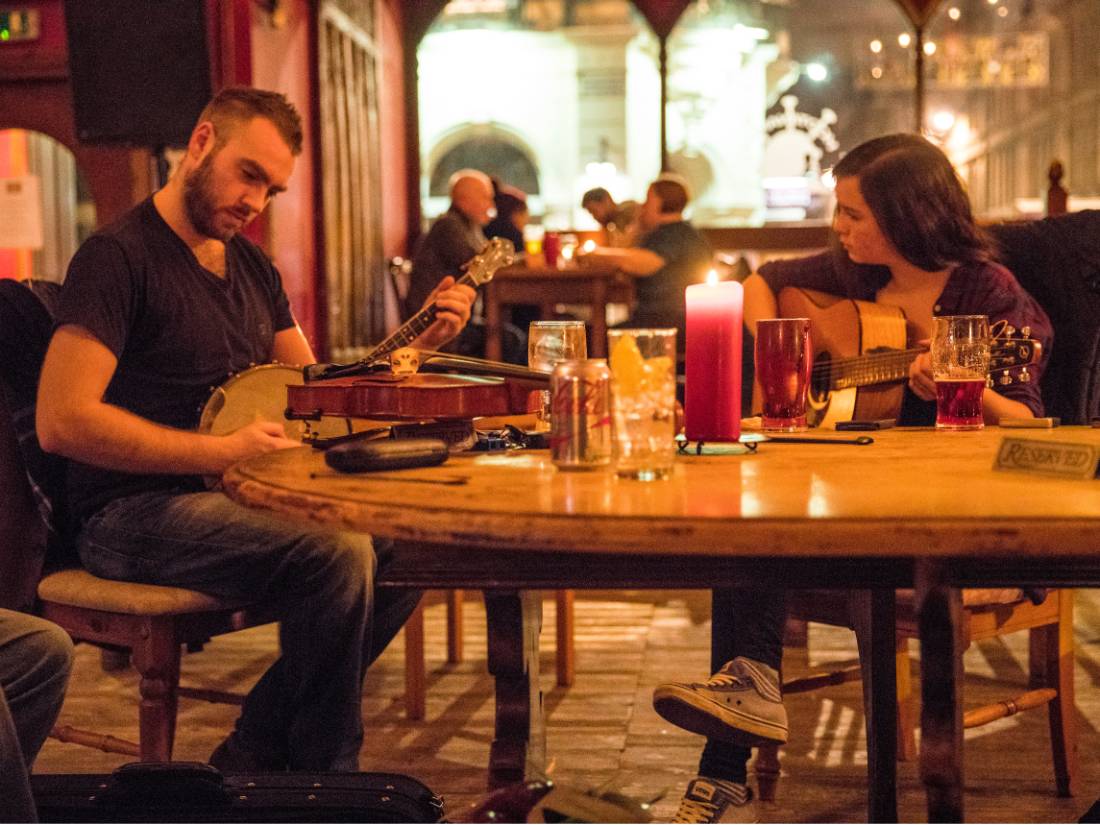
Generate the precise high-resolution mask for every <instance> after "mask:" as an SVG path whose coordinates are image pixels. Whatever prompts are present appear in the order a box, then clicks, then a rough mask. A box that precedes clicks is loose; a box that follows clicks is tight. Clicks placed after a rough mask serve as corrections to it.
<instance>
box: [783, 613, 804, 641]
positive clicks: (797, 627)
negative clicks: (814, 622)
mask: <svg viewBox="0 0 1100 825" xmlns="http://www.w3.org/2000/svg"><path fill="white" fill-rule="evenodd" d="M809 646H810V623H809V622H808V621H806V620H805V619H795V618H793V617H791V616H788V617H787V623H786V624H785V625H784V626H783V647H809Z"/></svg>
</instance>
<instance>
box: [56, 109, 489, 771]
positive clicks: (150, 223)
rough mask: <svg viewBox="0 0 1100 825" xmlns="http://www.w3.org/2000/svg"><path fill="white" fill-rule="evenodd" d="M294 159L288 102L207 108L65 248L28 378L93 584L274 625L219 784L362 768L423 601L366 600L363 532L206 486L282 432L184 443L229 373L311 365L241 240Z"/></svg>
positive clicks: (220, 752) (444, 286) (283, 442)
mask: <svg viewBox="0 0 1100 825" xmlns="http://www.w3.org/2000/svg"><path fill="white" fill-rule="evenodd" d="M301 148H302V125H301V120H300V118H299V116H298V113H297V112H296V111H295V110H294V107H293V106H291V105H290V103H288V102H287V100H286V99H285V98H284V97H283V96H282V95H279V94H276V93H274V92H267V91H261V90H257V89H244V88H237V89H227V90H225V91H223V92H221V93H220V94H219V95H218V96H217V97H216V98H214V100H213V101H211V103H210V104H209V105H208V106H207V107H206V109H205V110H204V111H203V113H202V114H201V116H200V117H199V122H198V125H196V127H195V129H194V131H193V132H192V133H191V137H190V141H189V142H188V145H187V151H186V154H185V155H184V158H183V160H182V162H181V163H180V166H179V169H178V170H177V171H176V173H175V174H174V175H173V177H172V179H171V180H170V181H169V182H168V184H167V185H166V186H164V188H162V189H160V190H159V191H158V192H156V193H155V194H154V195H153V196H152V197H151V198H149V199H148V200H146V201H144V202H143V203H141V204H139V205H138V206H136V207H135V208H134V209H133V210H131V211H130V212H129V213H127V214H126V215H124V216H123V217H122V218H121V219H120V220H119V221H118V222H117V223H115V224H114V225H112V226H110V227H107V228H105V229H102V230H100V231H99V232H97V233H96V234H95V235H93V236H92V237H91V238H89V239H88V240H87V241H86V242H85V243H84V244H83V245H82V246H81V247H80V249H79V250H78V251H77V253H76V255H75V256H74V258H73V260H72V263H71V264H70V266H69V271H68V274H67V276H66V280H65V284H64V287H63V289H62V294H61V299H60V306H59V310H58V313H57V318H56V327H55V332H54V335H53V339H52V340H51V342H50V347H49V350H48V352H47V354H46V360H45V364H44V366H43V369H42V377H41V380H40V384H39V393H38V408H37V418H36V427H37V431H38V437H39V441H40V442H41V444H42V446H43V447H44V448H45V449H46V450H48V451H50V452H53V453H58V454H60V455H63V456H65V457H66V458H68V459H69V460H70V466H69V472H68V491H67V501H66V505H67V508H68V513H69V515H70V517H72V519H73V521H74V523H75V525H76V531H75V536H74V541H75V543H76V546H77V549H78V550H79V552H80V556H81V560H82V561H83V563H84V564H85V565H86V566H87V568H88V569H89V570H90V571H91V572H93V573H95V574H96V575H98V576H103V577H105V578H111V579H118V580H123V581H132V582H145V583H150V584H158V585H172V586H179V587H187V588H191V589H194V590H199V591H203V592H207V593H211V594H213V595H216V596H220V597H223V598H229V599H241V600H243V601H255V600H257V599H259V600H263V601H265V602H269V603H270V604H272V605H274V606H275V607H276V608H277V610H278V611H279V618H280V622H281V626H280V631H279V641H280V656H279V658H278V660H276V662H275V663H274V664H273V665H272V666H271V668H270V669H269V670H268V671H267V672H266V673H265V674H264V675H263V677H262V678H261V679H260V681H259V682H258V683H257V684H256V686H255V687H254V688H253V689H252V691H251V692H250V693H249V695H248V697H247V698H246V700H245V703H244V707H243V710H242V712H241V716H240V719H239V720H238V721H237V724H236V729H235V730H234V731H233V732H232V733H231V734H230V736H229V737H228V738H227V739H226V740H225V741H224V742H223V743H222V744H221V745H219V746H218V748H217V750H215V752H214V754H213V755H212V756H211V758H210V761H211V763H212V764H213V765H215V766H216V767H218V768H221V769H222V770H223V771H226V772H252V771H271V770H309V771H330V770H335V771H339V770H356V769H357V768H358V754H359V746H360V743H361V741H362V737H363V727H362V717H361V712H360V691H361V688H362V678H363V674H364V672H365V670H366V667H367V666H368V665H369V664H370V662H371V661H373V659H374V658H375V657H377V656H378V654H379V653H381V651H382V650H383V648H384V647H385V646H386V644H387V643H388V642H389V641H390V639H392V638H393V636H394V634H396V632H397V631H398V629H400V627H401V625H402V624H403V623H404V621H405V619H406V617H407V616H408V614H409V613H410V612H411V610H412V608H413V607H414V606H415V603H416V599H417V597H418V594H398V595H393V594H392V593H391V592H389V591H387V592H386V593H385V594H379V595H378V596H377V597H376V595H375V592H374V587H373V584H374V578H375V574H376V569H377V568H378V567H379V566H381V565H384V564H385V563H386V561H387V559H386V556H387V553H386V548H384V547H382V546H381V545H380V543H378V544H376V543H373V542H372V541H371V538H370V537H369V536H365V535H362V534H357V533H350V532H346V531H340V530H336V529H328V528H323V527H319V526H316V525H305V524H302V525H298V524H295V523H293V522H288V521H286V520H282V519H278V518H276V517H274V516H272V515H268V514H266V513H264V512H261V511H257V510H250V509H248V508H246V507H242V506H240V505H237V504H235V503H234V502H233V501H231V500H230V499H229V498H228V497H227V496H225V495H224V494H223V493H220V492H211V491H207V490H206V489H205V486H204V484H203V480H202V479H203V476H217V475H220V474H221V473H222V472H223V471H224V470H225V469H226V468H228V467H229V466H230V465H232V464H234V463H235V462H237V461H240V460H242V459H246V458H249V457H251V456H255V455H258V454H260V453H265V452H268V451H270V450H278V449H283V448H285V447H293V446H296V443H295V442H293V441H290V440H288V439H287V438H286V437H285V436H284V434H283V429H282V426H281V424H279V423H276V422H268V421H257V422H255V423H252V424H249V425H247V426H245V427H242V428H240V429H239V430H237V431H235V432H233V433H230V434H229V435H224V436H212V435H204V434H200V433H198V432H196V431H195V429H196V427H197V425H198V421H199V415H200V412H201V409H202V407H203V404H204V402H205V400H206V397H207V396H208V395H209V392H210V387H212V386H217V385H218V384H220V383H222V382H223V381H224V380H225V379H226V378H227V377H228V376H229V375H231V374H233V373H235V372H239V371H241V370H243V369H246V368H247V367H249V366H250V365H252V364H262V363H267V362H271V361H279V362H281V363H284V364H295V365H303V364H311V363H313V362H314V361H315V358H314V356H313V351H312V349H311V348H310V345H309V343H308V342H307V340H306V338H305V336H304V335H303V334H302V330H301V328H300V327H299V326H298V324H297V323H296V322H295V319H294V316H293V314H292V312H291V310H290V306H289V302H288V301H287V296H286V293H285V292H284V290H283V286H282V281H281V279H280V277H279V273H278V271H277V270H276V269H275V267H274V265H273V264H272V263H271V262H270V261H269V260H268V258H267V256H266V255H264V253H263V252H262V250H260V249H259V247H257V246H255V245H254V244H252V243H251V242H249V241H248V240H247V239H246V238H244V237H242V236H241V235H240V234H239V233H240V230H242V229H243V228H244V227H245V226H246V225H247V224H248V223H249V221H251V220H252V219H253V218H255V217H256V215H258V214H259V213H260V212H261V211H263V209H264V208H265V207H266V206H267V205H268V204H269V203H270V202H271V199H272V198H274V197H275V196H276V195H278V194H279V193H280V192H282V191H284V190H285V189H286V186H287V183H288V181H289V179H290V176H291V173H292V171H293V169H294V163H295V159H296V157H297V156H298V155H299V153H300V152H301ZM473 297H474V295H473V290H471V289H469V288H468V287H457V286H455V284H454V280H453V279H444V280H443V281H442V282H441V283H440V284H439V286H438V288H437V289H436V290H435V291H434V292H433V293H432V294H431V295H430V296H429V300H431V301H434V302H435V303H436V304H437V305H438V307H439V309H440V312H439V315H438V316H437V318H436V321H435V322H434V323H433V324H432V326H431V327H429V328H428V329H427V330H426V331H425V332H424V334H423V335H422V336H421V337H420V338H419V339H418V340H417V341H416V342H415V345H416V346H421V347H424V348H429V349H435V348H437V347H439V346H440V345H441V344H443V343H445V342H446V341H447V340H449V339H450V338H452V337H453V336H454V335H455V334H457V333H458V332H459V330H461V328H462V327H463V326H464V325H465V323H466V321H467V320H468V319H469V315H470V305H471V303H472V302H473Z"/></svg>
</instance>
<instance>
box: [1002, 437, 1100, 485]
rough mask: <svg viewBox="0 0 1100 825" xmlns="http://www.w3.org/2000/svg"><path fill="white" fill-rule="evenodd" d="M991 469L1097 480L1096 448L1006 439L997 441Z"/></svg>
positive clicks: (1099, 465) (1098, 461) (1099, 474)
mask: <svg viewBox="0 0 1100 825" xmlns="http://www.w3.org/2000/svg"><path fill="white" fill-rule="evenodd" d="M993 469H994V470H1020V471H1023V472H1028V473H1043V474H1045V475H1052V476H1061V477H1062V478H1086V479H1092V478H1097V477H1100V447H1097V446H1094V445H1092V444H1075V443H1070V442H1066V441H1040V440H1038V439H1032V438H1014V437H1008V438H1005V439H1003V440H1002V441H1001V447H1000V449H999V450H998V451H997V460H996V461H995V462H993Z"/></svg>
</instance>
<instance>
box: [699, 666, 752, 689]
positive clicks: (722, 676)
mask: <svg viewBox="0 0 1100 825" xmlns="http://www.w3.org/2000/svg"><path fill="white" fill-rule="evenodd" d="M705 684H706V686H707V687H738V686H741V685H743V686H745V687H747V686H748V684H749V683H748V682H746V681H745V679H743V678H742V677H741V676H738V675H737V674H734V673H727V672H726V671H724V670H720V671H718V672H717V673H715V674H714V675H713V676H711V677H710V678H709V679H707V681H706V682H705Z"/></svg>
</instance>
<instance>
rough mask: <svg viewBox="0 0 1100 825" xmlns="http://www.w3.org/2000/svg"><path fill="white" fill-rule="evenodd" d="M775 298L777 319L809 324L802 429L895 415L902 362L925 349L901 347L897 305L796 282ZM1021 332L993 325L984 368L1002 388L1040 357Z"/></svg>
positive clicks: (905, 372)
mask: <svg viewBox="0 0 1100 825" xmlns="http://www.w3.org/2000/svg"><path fill="white" fill-rule="evenodd" d="M777 302H778V305H779V316H780V317H782V318H809V319H810V322H811V329H810V337H811V339H812V342H813V349H814V364H813V370H812V373H811V377H810V391H809V401H808V404H807V408H808V409H807V411H806V417H807V420H808V422H809V423H810V426H831V425H833V424H835V423H836V422H837V421H851V420H861V421H862V420H874V419H880V418H896V417H897V415H898V413H899V412H900V411H901V404H902V397H903V395H904V393H905V386H906V383H907V382H908V380H909V365H910V364H911V363H912V362H913V360H914V359H915V358H916V357H917V356H918V355H920V354H921V353H923V352H925V350H924V349H922V348H919V347H910V346H908V344H909V341H908V340H907V337H906V325H905V313H903V312H902V310H901V309H900V308H898V307H894V306H888V305H884V304H875V303H871V302H869V301H856V300H852V299H849V298H839V297H837V296H835V295H828V294H826V293H824V292H816V291H814V290H809V289H799V288H796V287H786V288H784V289H782V290H780V292H779V295H778V296H777ZM1028 332H1029V331H1028V330H1027V329H1026V328H1025V329H1024V330H1022V331H1021V333H1022V337H1017V333H1016V330H1014V329H1012V328H1011V327H1008V326H1007V325H1005V324H1003V323H1001V324H996V325H994V331H993V334H994V340H993V341H992V343H991V347H990V358H989V371H990V373H995V372H998V373H1001V375H1000V377H999V378H997V379H995V381H996V382H997V383H999V384H1001V385H1002V386H1003V385H1006V384H1011V383H1012V382H1014V381H1025V382H1026V381H1029V380H1031V375H1030V374H1029V373H1028V372H1027V366H1028V365H1030V364H1034V363H1036V362H1037V361H1038V360H1039V358H1040V357H1041V356H1042V344H1041V343H1040V342H1039V341H1036V340H1034V339H1031V338H1028V337H1027V334H1028ZM1012 371H1016V374H1015V375H1013V374H1011V372H1012ZM757 398H759V393H758V392H757V393H756V394H755V396H754V400H755V399H757ZM756 408H758V404H755V403H754V409H756Z"/></svg>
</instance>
